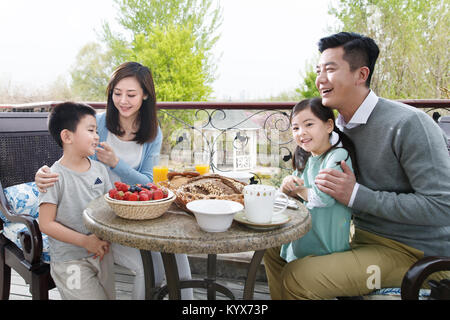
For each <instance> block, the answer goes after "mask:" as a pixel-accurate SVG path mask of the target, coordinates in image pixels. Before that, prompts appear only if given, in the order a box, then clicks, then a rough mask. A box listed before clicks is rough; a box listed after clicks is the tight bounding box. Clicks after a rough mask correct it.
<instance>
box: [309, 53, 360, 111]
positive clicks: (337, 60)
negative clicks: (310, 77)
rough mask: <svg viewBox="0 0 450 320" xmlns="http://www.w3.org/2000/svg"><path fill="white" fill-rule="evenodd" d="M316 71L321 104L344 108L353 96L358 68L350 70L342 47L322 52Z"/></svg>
mask: <svg viewBox="0 0 450 320" xmlns="http://www.w3.org/2000/svg"><path fill="white" fill-rule="evenodd" d="M316 71H317V78H316V86H317V89H319V92H320V95H321V96H322V103H323V105H324V106H327V107H331V108H335V109H338V110H340V109H345V106H346V104H348V102H349V100H351V97H352V96H354V90H355V89H356V87H357V85H356V83H357V80H358V70H355V71H351V70H350V65H349V63H348V62H347V61H345V60H344V49H343V48H342V47H336V48H329V49H326V50H325V51H324V52H322V55H321V56H320V59H319V63H318V65H317V67H316Z"/></svg>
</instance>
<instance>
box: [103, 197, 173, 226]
mask: <svg viewBox="0 0 450 320" xmlns="http://www.w3.org/2000/svg"><path fill="white" fill-rule="evenodd" d="M104 198H105V200H106V202H107V203H108V204H109V206H110V207H111V209H112V210H113V211H114V213H115V214H117V215H118V216H119V217H121V218H124V219H130V220H146V219H156V218H158V217H160V216H162V215H163V214H164V212H166V211H167V210H168V209H169V207H170V205H171V204H172V202H174V201H175V199H176V195H175V194H174V193H173V192H172V191H170V190H169V196H168V197H167V198H165V199H161V200H149V201H123V200H115V199H112V198H110V197H109V194H105V196H104Z"/></svg>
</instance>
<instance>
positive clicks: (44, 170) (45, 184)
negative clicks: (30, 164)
mask: <svg viewBox="0 0 450 320" xmlns="http://www.w3.org/2000/svg"><path fill="white" fill-rule="evenodd" d="M58 176H59V175H58V173H54V172H51V171H50V168H49V167H47V166H46V165H44V166H43V167H40V168H39V170H38V171H37V172H36V175H35V176H34V181H35V183H36V186H37V187H38V190H39V192H42V193H45V192H47V188H50V187H52V186H53V185H54V184H55V182H56V181H58Z"/></svg>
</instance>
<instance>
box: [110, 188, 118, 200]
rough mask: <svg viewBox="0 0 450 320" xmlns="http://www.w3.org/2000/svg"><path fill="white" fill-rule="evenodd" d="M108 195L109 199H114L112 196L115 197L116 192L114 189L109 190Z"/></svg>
mask: <svg viewBox="0 0 450 320" xmlns="http://www.w3.org/2000/svg"><path fill="white" fill-rule="evenodd" d="M108 193H109V197H110V198H112V199H114V196H115V195H116V193H117V190H116V189H111V190H109V192H108Z"/></svg>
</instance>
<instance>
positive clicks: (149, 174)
mask: <svg viewBox="0 0 450 320" xmlns="http://www.w3.org/2000/svg"><path fill="white" fill-rule="evenodd" d="M161 144H162V132H161V129H159V128H158V135H157V136H156V138H155V140H154V141H152V142H149V143H147V144H145V145H144V151H145V152H144V154H143V155H142V160H141V163H140V165H139V168H138V170H135V169H133V168H131V167H130V166H129V165H128V164H126V163H125V162H124V161H122V160H119V162H118V163H117V165H116V166H115V168H114V169H112V171H113V172H114V173H115V174H117V175H118V176H119V177H120V179H121V180H122V182H125V183H127V184H136V183H141V184H145V183H148V182H152V181H153V166H155V165H156V164H157V163H156V161H157V159H158V156H159V154H160V151H161Z"/></svg>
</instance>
